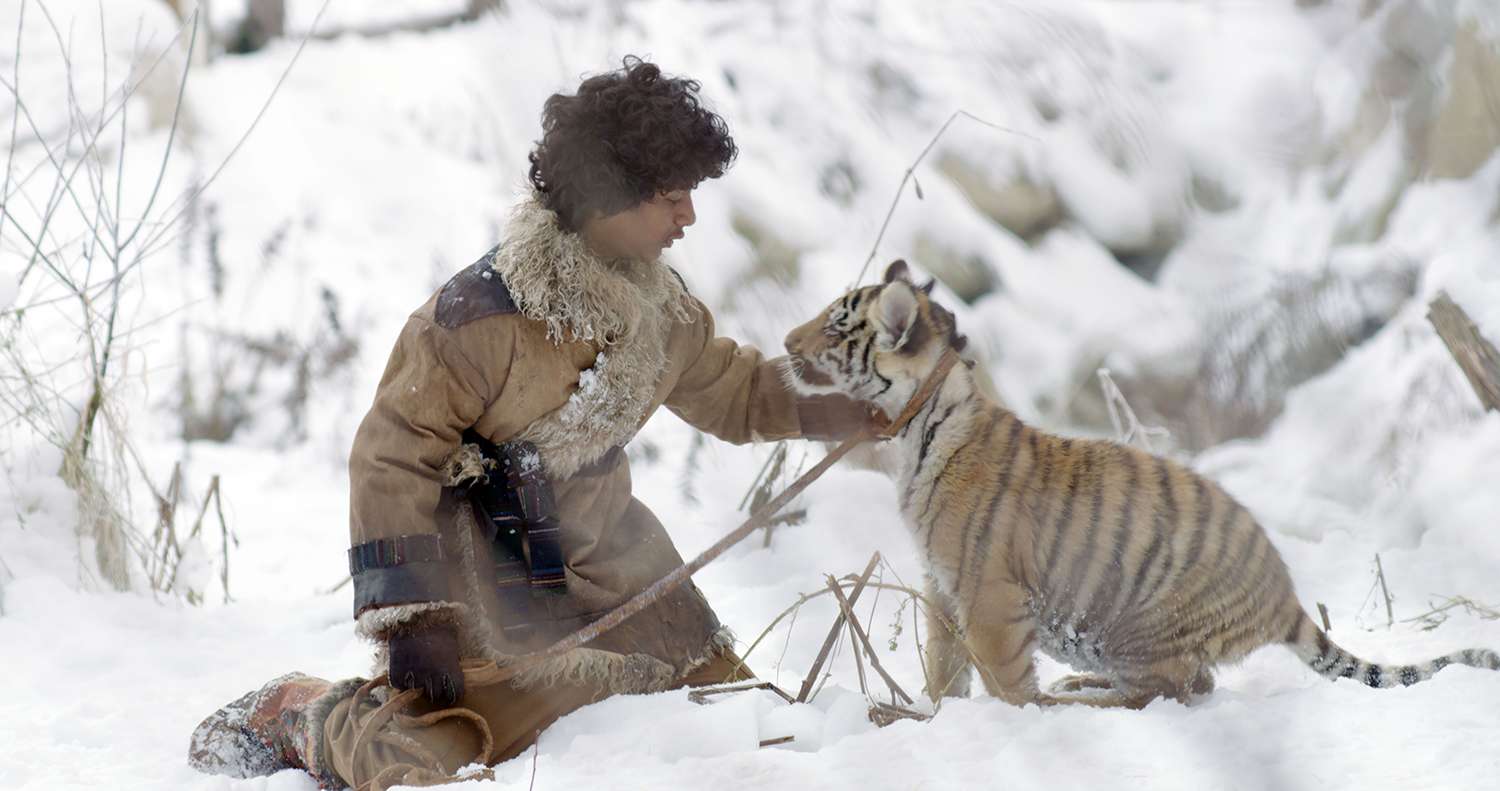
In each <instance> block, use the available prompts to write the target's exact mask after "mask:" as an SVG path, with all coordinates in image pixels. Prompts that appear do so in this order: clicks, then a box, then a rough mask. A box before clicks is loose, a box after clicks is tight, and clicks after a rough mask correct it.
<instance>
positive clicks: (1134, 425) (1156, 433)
mask: <svg viewBox="0 0 1500 791" xmlns="http://www.w3.org/2000/svg"><path fill="white" fill-rule="evenodd" d="M1097 373H1098V376H1099V387H1100V388H1101V389H1103V391H1104V404H1105V406H1107V407H1108V408H1109V422H1110V423H1111V424H1112V425H1113V426H1114V428H1115V440H1116V441H1117V442H1119V443H1120V444H1122V445H1130V444H1132V443H1133V444H1135V445H1138V446H1139V447H1140V448H1141V449H1142V450H1144V451H1146V452H1147V453H1155V452H1156V448H1155V447H1154V446H1153V445H1152V444H1151V438H1152V437H1162V438H1164V439H1170V438H1171V436H1172V432H1170V431H1168V430H1166V429H1165V428H1162V427H1161V426H1147V425H1144V424H1142V423H1141V421H1140V419H1139V418H1137V417H1136V415H1135V410H1134V409H1131V408H1130V402H1129V401H1126V400H1125V394H1124V393H1122V392H1120V388H1119V386H1118V385H1116V384H1115V380H1114V378H1113V377H1111V376H1110V375H1109V369H1108V368H1100V369H1099V370H1098V372H1097Z"/></svg>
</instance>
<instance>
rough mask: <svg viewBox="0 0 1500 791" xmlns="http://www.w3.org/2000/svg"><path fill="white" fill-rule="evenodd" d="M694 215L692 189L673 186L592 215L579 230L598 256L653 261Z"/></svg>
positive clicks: (670, 244)
mask: <svg viewBox="0 0 1500 791" xmlns="http://www.w3.org/2000/svg"><path fill="white" fill-rule="evenodd" d="M697 219H698V217H697V215H696V214H694V213H693V191H692V190H691V189H675V190H670V191H667V192H658V193H656V194H655V195H653V196H651V197H650V198H648V199H646V200H644V201H641V202H640V203H638V204H636V205H635V207H634V208H630V209H626V210H625V211H622V212H618V213H616V214H611V215H608V216H602V215H595V216H594V217H593V218H591V219H589V220H588V221H586V222H585V223H584V224H583V230H582V234H583V238H584V241H586V242H587V243H588V245H589V247H590V248H591V249H592V250H593V251H594V253H595V254H597V255H599V256H601V257H604V258H634V259H637V260H640V261H655V260H656V259H657V258H660V257H661V253H662V251H663V250H665V249H667V248H668V247H671V246H672V242H674V241H676V240H678V239H681V238H682V236H683V233H684V232H685V230H686V229H687V227H688V226H689V225H692V224H693V222H694V221H696V220H697Z"/></svg>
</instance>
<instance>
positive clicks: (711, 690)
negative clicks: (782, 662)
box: [688, 681, 797, 706]
mask: <svg viewBox="0 0 1500 791" xmlns="http://www.w3.org/2000/svg"><path fill="white" fill-rule="evenodd" d="M752 689H765V690H769V691H771V692H774V693H776V696H777V697H779V698H781V699H782V700H784V701H786V702H787V703H796V702H797V701H796V699H794V698H793V697H792V696H791V695H789V694H787V692H786V690H784V689H782V688H781V687H778V686H776V685H775V684H772V683H771V682H769V681H751V682H747V683H743V684H723V685H720V686H714V687H698V688H697V689H694V690H693V691H691V692H689V693H688V700H691V701H692V702H694V703H697V704H698V705H700V706H706V705H708V704H710V703H712V702H713V701H711V700H709V698H711V697H713V696H715V695H727V694H731V693H734V692H749V691H750V690H752Z"/></svg>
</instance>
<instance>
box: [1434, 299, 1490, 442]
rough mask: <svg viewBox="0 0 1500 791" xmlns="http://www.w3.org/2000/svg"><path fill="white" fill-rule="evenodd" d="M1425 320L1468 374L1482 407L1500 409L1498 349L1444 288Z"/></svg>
mask: <svg viewBox="0 0 1500 791" xmlns="http://www.w3.org/2000/svg"><path fill="white" fill-rule="evenodd" d="M1427 320H1428V321H1430V322H1432V326H1433V328H1434V329H1436V330H1437V334H1438V337H1439V338H1442V339H1443V344H1444V345H1446V346H1447V347H1448V352H1449V353H1450V354H1452V355H1453V359H1454V361H1456V362H1457V363H1458V367H1459V368H1461V369H1462V370H1463V372H1464V376H1465V377H1468V380H1469V385H1470V386H1472V387H1473V388H1474V394H1475V395H1477V396H1478V397H1479V402H1480V403H1481V404H1482V405H1483V406H1484V408H1485V409H1489V410H1494V411H1497V412H1500V352H1496V351H1495V347H1494V345H1493V344H1491V343H1490V342H1489V341H1487V340H1485V338H1484V336H1482V335H1480V334H1479V329H1478V328H1477V327H1475V326H1474V322H1473V321H1471V320H1470V319H1469V316H1468V314H1466V313H1464V309H1463V308H1461V307H1459V306H1458V304H1457V303H1455V302H1454V301H1453V300H1452V298H1450V297H1449V296H1448V295H1447V293H1445V292H1438V295H1437V298H1436V299H1434V300H1432V303H1431V304H1430V305H1428V308H1427Z"/></svg>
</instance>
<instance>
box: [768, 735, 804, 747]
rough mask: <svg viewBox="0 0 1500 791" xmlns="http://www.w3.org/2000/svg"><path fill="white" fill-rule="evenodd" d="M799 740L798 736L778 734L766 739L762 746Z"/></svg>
mask: <svg viewBox="0 0 1500 791" xmlns="http://www.w3.org/2000/svg"><path fill="white" fill-rule="evenodd" d="M796 740H797V737H796V736H777V737H776V738H774V739H766V740H764V741H762V742H761V743H760V746H762V747H774V746H776V745H778V744H790V743H792V742H794V741H796Z"/></svg>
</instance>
